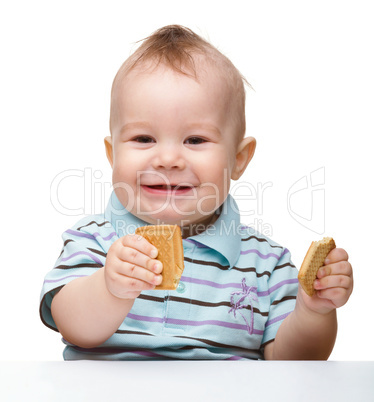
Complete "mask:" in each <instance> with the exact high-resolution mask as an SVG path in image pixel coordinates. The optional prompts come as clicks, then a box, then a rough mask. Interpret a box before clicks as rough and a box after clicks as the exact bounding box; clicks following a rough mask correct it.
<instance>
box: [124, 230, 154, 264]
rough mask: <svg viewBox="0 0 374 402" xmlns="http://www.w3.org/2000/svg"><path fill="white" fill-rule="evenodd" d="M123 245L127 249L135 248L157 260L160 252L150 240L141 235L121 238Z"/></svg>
mask: <svg viewBox="0 0 374 402" xmlns="http://www.w3.org/2000/svg"><path fill="white" fill-rule="evenodd" d="M121 241H122V244H123V245H124V246H127V247H131V248H134V249H135V250H138V251H140V252H142V253H143V254H145V255H147V256H148V257H150V258H156V257H157V255H158V250H157V248H156V247H155V246H153V245H152V244H151V243H150V242H149V241H148V240H146V239H145V238H144V237H143V236H140V235H136V234H133V235H127V236H124V237H122V238H121Z"/></svg>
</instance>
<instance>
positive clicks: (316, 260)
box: [298, 237, 335, 296]
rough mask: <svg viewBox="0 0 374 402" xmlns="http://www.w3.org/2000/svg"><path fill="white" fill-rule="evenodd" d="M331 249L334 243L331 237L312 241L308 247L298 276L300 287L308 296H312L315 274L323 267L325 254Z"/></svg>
mask: <svg viewBox="0 0 374 402" xmlns="http://www.w3.org/2000/svg"><path fill="white" fill-rule="evenodd" d="M333 248H335V242H334V239H333V238H332V237H324V238H323V239H322V240H320V241H314V242H312V244H311V245H310V247H309V250H308V252H307V253H306V256H305V258H304V261H303V263H302V264H301V268H300V271H299V275H298V279H299V283H300V285H301V287H302V288H303V289H304V290H305V293H306V294H308V295H309V296H313V295H314V293H315V289H314V286H313V284H314V281H315V279H316V278H317V272H318V270H319V269H320V268H321V267H322V266H323V263H324V261H325V259H326V257H327V254H328V253H329V252H330V251H331V250H332V249H333Z"/></svg>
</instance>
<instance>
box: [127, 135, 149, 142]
mask: <svg viewBox="0 0 374 402" xmlns="http://www.w3.org/2000/svg"><path fill="white" fill-rule="evenodd" d="M132 140H133V141H135V142H139V143H141V144H148V143H151V142H154V139H153V138H152V137H149V136H147V135H138V136H137V137H134V138H133V139H132Z"/></svg>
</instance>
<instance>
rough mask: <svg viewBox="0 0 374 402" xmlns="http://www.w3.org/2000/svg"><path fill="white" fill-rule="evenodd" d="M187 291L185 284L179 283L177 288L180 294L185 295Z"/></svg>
mask: <svg viewBox="0 0 374 402" xmlns="http://www.w3.org/2000/svg"><path fill="white" fill-rule="evenodd" d="M185 291H186V285H185V284H184V283H183V282H179V284H178V286H177V292H178V293H184V292H185Z"/></svg>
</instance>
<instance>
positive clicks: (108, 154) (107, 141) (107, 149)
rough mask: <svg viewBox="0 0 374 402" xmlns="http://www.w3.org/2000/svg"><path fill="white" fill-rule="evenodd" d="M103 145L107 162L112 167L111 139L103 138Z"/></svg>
mask: <svg viewBox="0 0 374 402" xmlns="http://www.w3.org/2000/svg"><path fill="white" fill-rule="evenodd" d="M104 143H105V152H106V157H107V158H108V161H109V163H110V166H112V167H113V144H112V137H105V138H104Z"/></svg>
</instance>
